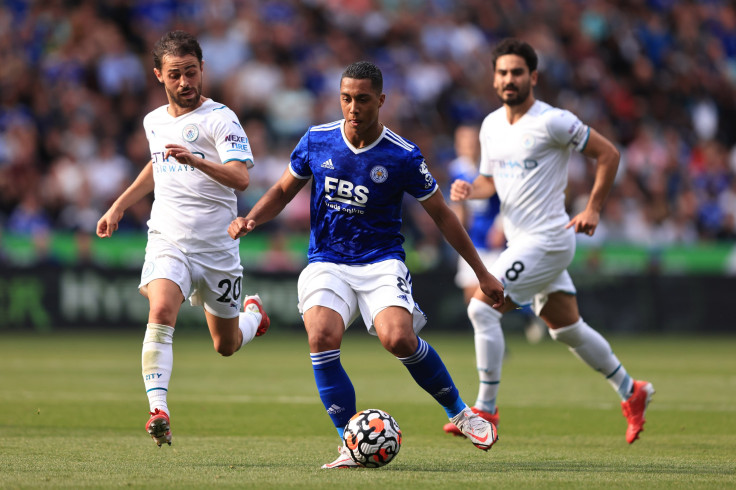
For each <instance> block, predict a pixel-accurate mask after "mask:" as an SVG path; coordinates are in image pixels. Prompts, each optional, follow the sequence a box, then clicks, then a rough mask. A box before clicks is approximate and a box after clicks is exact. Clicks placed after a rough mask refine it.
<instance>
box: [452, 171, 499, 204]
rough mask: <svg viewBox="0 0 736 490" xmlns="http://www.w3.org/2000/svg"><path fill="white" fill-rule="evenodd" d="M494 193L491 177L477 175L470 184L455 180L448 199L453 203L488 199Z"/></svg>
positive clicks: (494, 187)
mask: <svg viewBox="0 0 736 490" xmlns="http://www.w3.org/2000/svg"><path fill="white" fill-rule="evenodd" d="M495 193H496V186H495V184H494V183H493V177H489V176H487V175H479V176H478V177H476V178H475V180H474V181H473V182H472V183H471V182H467V181H465V180H462V179H457V180H456V181H455V182H453V183H452V186H451V187H450V199H451V200H453V201H466V200H468V199H488V198H489V197H491V196H492V195H494V194H495Z"/></svg>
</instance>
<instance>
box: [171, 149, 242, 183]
mask: <svg viewBox="0 0 736 490" xmlns="http://www.w3.org/2000/svg"><path fill="white" fill-rule="evenodd" d="M170 156H171V157H173V158H174V159H176V161H177V162H179V163H181V164H182V165H191V166H192V167H194V168H196V169H197V170H201V171H202V172H204V173H205V174H207V175H209V176H210V177H212V178H213V179H215V180H216V181H217V182H219V183H220V184H222V185H225V186H227V187H232V188H233V189H235V190H237V191H241V192H242V191H244V190H245V189H247V188H248V184H250V174H248V166H247V165H246V163H245V162H242V161H240V160H238V161H230V162H227V163H226V164H224V165H222V164H219V163H214V162H210V161H209V160H205V159H204V158H200V157H198V156H196V155H194V154H192V152H191V150H189V148H187V147H185V146H181V145H175V144H168V145H166V155H165V156H164V158H168V157H170Z"/></svg>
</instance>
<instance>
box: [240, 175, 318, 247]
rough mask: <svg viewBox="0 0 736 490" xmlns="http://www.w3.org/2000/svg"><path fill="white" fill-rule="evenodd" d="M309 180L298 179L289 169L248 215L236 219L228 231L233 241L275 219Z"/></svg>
mask: <svg viewBox="0 0 736 490" xmlns="http://www.w3.org/2000/svg"><path fill="white" fill-rule="evenodd" d="M307 182H309V179H297V178H296V177H294V176H293V175H292V174H291V172H290V171H289V169H288V168H287V169H286V170H285V171H284V173H283V174H282V175H281V177H280V178H279V180H278V182H276V183H275V184H274V185H273V186H271V188H270V189H268V190H267V191H266V193H265V194H264V195H263V196H262V197H261V198H260V199H259V200H258V202H257V203H255V205H254V206H253V209H251V210H250V212H249V213H248V215H247V216H246V217H245V218H243V217H238V218H235V219H234V220H233V221H232V222H231V223H230V226H229V227H228V229H227V232H228V234H229V235H230V237H231V238H232V239H233V240H236V239H238V238H240V237H242V236H245V235H247V234H248V233H250V232H251V231H253V229H255V227H256V226H257V225H259V224H261V223H265V222H267V221H270V220H272V219H274V218H275V217H276V216H278V214H279V213H280V212H281V211H282V210H283V209H284V207H286V205H287V204H289V202H291V200H292V199H294V196H296V194H297V192H299V191H300V190H301V188H302V187H304V185H305V184H306V183H307Z"/></svg>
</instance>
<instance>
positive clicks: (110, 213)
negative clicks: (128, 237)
mask: <svg viewBox="0 0 736 490" xmlns="http://www.w3.org/2000/svg"><path fill="white" fill-rule="evenodd" d="M153 187H154V182H153V162H151V161H150V160H149V161H148V163H147V164H146V166H145V167H143V170H141V173H140V174H138V177H136V179H135V181H133V183H132V184H130V187H128V188H127V189H125V191H123V193H122V194H121V195H120V197H118V198H117V199H116V200H115V202H114V203H113V204H112V206H110V209H108V210H107V212H105V214H104V215H102V218H100V219H99V221H98V222H97V236H98V237H100V238H109V237H111V236H112V234H113V233H114V232H115V230H117V229H118V223H120V220H121V219H123V214H124V213H125V210H126V209H128V208H129V207H131V206H132V205H133V204H135V203H137V202H138V201H140V200H141V199H142V198H143V196H145V195H147V194H150V193H151V192H153Z"/></svg>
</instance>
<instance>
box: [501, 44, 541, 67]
mask: <svg viewBox="0 0 736 490" xmlns="http://www.w3.org/2000/svg"><path fill="white" fill-rule="evenodd" d="M507 54H515V55H516V56H521V57H522V58H524V61H525V62H526V66H527V67H528V68H529V72H530V73H531V72H533V71H534V70H536V69H537V64H538V62H539V59H538V58H537V53H536V52H535V51H534V48H532V47H531V45H530V44H529V43H526V42H524V41H521V40H519V39H514V38H506V39H504V40H503V41H501V42H500V43H498V45H497V46H496V48H495V49H494V50H493V53H492V55H491V57H492V60H493V69H494V70H495V69H496V61H497V60H498V58H500V57H501V56H504V55H507Z"/></svg>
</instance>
